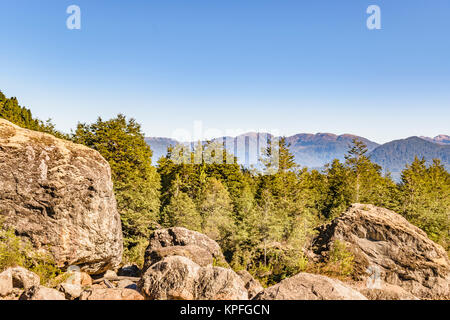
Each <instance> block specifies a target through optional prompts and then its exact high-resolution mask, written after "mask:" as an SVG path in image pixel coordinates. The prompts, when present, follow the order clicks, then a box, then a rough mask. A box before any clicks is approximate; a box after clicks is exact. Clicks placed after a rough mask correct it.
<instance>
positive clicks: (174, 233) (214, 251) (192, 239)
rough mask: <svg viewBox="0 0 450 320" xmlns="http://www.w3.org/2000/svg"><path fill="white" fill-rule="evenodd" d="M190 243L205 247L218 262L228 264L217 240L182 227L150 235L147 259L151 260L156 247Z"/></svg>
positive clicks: (157, 231) (160, 230) (146, 253)
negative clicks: (150, 257) (150, 256)
mask: <svg viewBox="0 0 450 320" xmlns="http://www.w3.org/2000/svg"><path fill="white" fill-rule="evenodd" d="M188 245H195V246H198V247H200V248H203V249H205V250H207V251H208V252H209V253H211V255H212V256H213V258H214V259H216V261H217V262H219V263H221V264H224V265H226V264H227V262H226V260H225V258H224V256H223V254H222V250H221V249H220V246H219V244H218V243H217V242H215V241H214V240H212V239H210V238H209V237H208V236H206V235H204V234H202V233H200V232H197V231H192V230H188V229H186V228H181V227H176V228H169V229H159V230H156V231H155V232H154V233H153V234H152V235H151V236H150V243H149V245H148V247H147V250H146V252H145V256H146V260H149V255H150V254H151V252H152V251H154V250H156V249H160V248H164V247H173V246H188Z"/></svg>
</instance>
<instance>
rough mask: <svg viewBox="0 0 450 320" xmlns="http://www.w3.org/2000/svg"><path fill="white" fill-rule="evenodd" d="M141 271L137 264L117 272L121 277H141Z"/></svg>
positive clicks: (124, 267)
mask: <svg viewBox="0 0 450 320" xmlns="http://www.w3.org/2000/svg"><path fill="white" fill-rule="evenodd" d="M141 274H142V273H141V269H139V267H138V266H137V265H135V264H132V265H126V266H123V267H122V268H120V269H119V270H118V271H117V275H118V276H121V277H140V276H141Z"/></svg>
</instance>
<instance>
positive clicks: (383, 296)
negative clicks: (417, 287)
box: [352, 283, 420, 300]
mask: <svg viewBox="0 0 450 320" xmlns="http://www.w3.org/2000/svg"><path fill="white" fill-rule="evenodd" d="M352 287H353V288H354V289H355V290H358V291H359V292H361V293H362V294H363V295H364V296H365V297H367V298H368V299H369V300H420V299H419V298H417V297H416V296H414V295H412V294H411V293H409V292H408V291H406V290H405V289H403V288H401V287H399V286H394V285H392V284H388V283H383V284H381V285H380V287H379V288H368V287H367V285H366V283H358V284H356V285H353V286H352Z"/></svg>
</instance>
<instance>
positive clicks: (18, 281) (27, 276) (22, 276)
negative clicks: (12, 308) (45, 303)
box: [8, 267, 41, 290]
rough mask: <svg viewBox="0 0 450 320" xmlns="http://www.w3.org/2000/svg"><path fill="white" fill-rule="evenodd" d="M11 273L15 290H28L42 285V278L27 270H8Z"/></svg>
mask: <svg viewBox="0 0 450 320" xmlns="http://www.w3.org/2000/svg"><path fill="white" fill-rule="evenodd" d="M8 270H10V271H11V275H12V278H13V286H14V288H19V289H24V290H28V289H29V288H31V287H34V286H39V284H40V283H41V279H40V277H39V276H38V275H37V274H35V273H34V272H31V271H29V270H27V269H25V268H22V267H15V268H10V269H8Z"/></svg>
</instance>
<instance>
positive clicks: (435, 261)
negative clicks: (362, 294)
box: [313, 204, 450, 299]
mask: <svg viewBox="0 0 450 320" xmlns="http://www.w3.org/2000/svg"><path fill="white" fill-rule="evenodd" d="M318 231H319V234H318V236H317V237H316V238H315V240H314V241H313V248H314V249H313V250H314V251H315V253H316V254H318V255H320V256H323V255H326V253H327V252H328V251H329V250H330V249H331V247H332V245H333V243H334V241H335V240H340V241H344V242H345V243H347V244H348V246H349V248H350V250H351V251H352V252H353V253H354V255H355V266H356V270H355V271H356V275H357V276H358V277H359V280H369V281H372V282H373V283H375V281H379V282H381V283H383V282H387V283H388V284H392V285H396V286H399V287H402V288H403V289H405V290H406V291H408V292H410V293H411V294H412V295H414V296H416V297H419V298H421V299H435V298H448V297H449V296H450V286H449V285H450V262H449V259H448V256H447V253H446V252H445V250H444V249H443V248H442V247H441V246H439V245H438V244H436V243H434V242H433V241H431V240H430V239H429V238H428V237H427V235H426V234H425V232H423V231H422V230H420V229H419V228H417V227H415V226H414V225H412V224H410V223H409V222H408V221H407V220H406V219H405V218H403V217H402V216H400V215H399V214H397V213H395V212H393V211H390V210H387V209H384V208H378V207H375V206H372V205H363V204H354V205H352V207H351V208H350V209H349V210H348V211H347V212H345V213H344V214H342V215H341V216H340V217H338V218H336V219H335V220H333V221H332V222H331V223H330V224H327V225H324V226H322V227H320V228H319V229H318ZM368 278H369V279H368Z"/></svg>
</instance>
